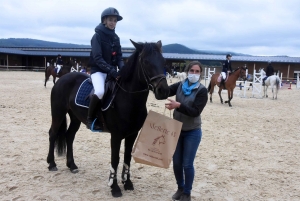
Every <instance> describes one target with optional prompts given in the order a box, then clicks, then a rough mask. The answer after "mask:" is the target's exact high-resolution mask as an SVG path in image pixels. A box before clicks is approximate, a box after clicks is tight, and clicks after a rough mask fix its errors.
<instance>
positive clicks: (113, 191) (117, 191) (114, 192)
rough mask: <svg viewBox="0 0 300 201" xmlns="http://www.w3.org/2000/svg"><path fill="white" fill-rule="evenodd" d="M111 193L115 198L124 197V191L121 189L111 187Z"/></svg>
mask: <svg viewBox="0 0 300 201" xmlns="http://www.w3.org/2000/svg"><path fill="white" fill-rule="evenodd" d="M111 195H112V196H113V197H114V198H118V197H122V192H121V189H120V188H119V189H114V188H113V189H111Z"/></svg>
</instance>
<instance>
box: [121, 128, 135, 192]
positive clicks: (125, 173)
mask: <svg viewBox="0 0 300 201" xmlns="http://www.w3.org/2000/svg"><path fill="white" fill-rule="evenodd" d="M136 137H137V133H135V134H134V135H130V136H128V137H126V138H125V142H124V143H125V153H124V165H123V170H122V183H123V184H124V189H125V190H134V187H133V184H132V182H131V180H130V162H131V158H132V157H131V152H132V147H133V144H134V141H135V139H136Z"/></svg>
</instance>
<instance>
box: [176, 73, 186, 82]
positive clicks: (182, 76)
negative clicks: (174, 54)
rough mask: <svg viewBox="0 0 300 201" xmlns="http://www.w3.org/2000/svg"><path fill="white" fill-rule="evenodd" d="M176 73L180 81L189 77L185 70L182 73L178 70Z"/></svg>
mask: <svg viewBox="0 0 300 201" xmlns="http://www.w3.org/2000/svg"><path fill="white" fill-rule="evenodd" d="M174 74H175V77H177V78H178V80H179V81H183V80H185V79H186V77H187V76H186V73H185V72H181V73H180V72H176V73H174Z"/></svg>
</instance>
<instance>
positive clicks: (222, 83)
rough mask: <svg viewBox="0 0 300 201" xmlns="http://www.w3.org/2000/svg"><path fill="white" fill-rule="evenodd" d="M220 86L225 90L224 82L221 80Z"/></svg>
mask: <svg viewBox="0 0 300 201" xmlns="http://www.w3.org/2000/svg"><path fill="white" fill-rule="evenodd" d="M220 86H223V88H224V89H225V80H224V79H222V81H221V84H220Z"/></svg>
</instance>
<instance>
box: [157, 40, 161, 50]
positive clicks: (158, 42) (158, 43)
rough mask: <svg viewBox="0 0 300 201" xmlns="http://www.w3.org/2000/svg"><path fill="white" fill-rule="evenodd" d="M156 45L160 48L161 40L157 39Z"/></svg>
mask: <svg viewBox="0 0 300 201" xmlns="http://www.w3.org/2000/svg"><path fill="white" fill-rule="evenodd" d="M156 44H157V47H159V49H161V47H162V43H161V41H160V40H159V41H157V43H156Z"/></svg>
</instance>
